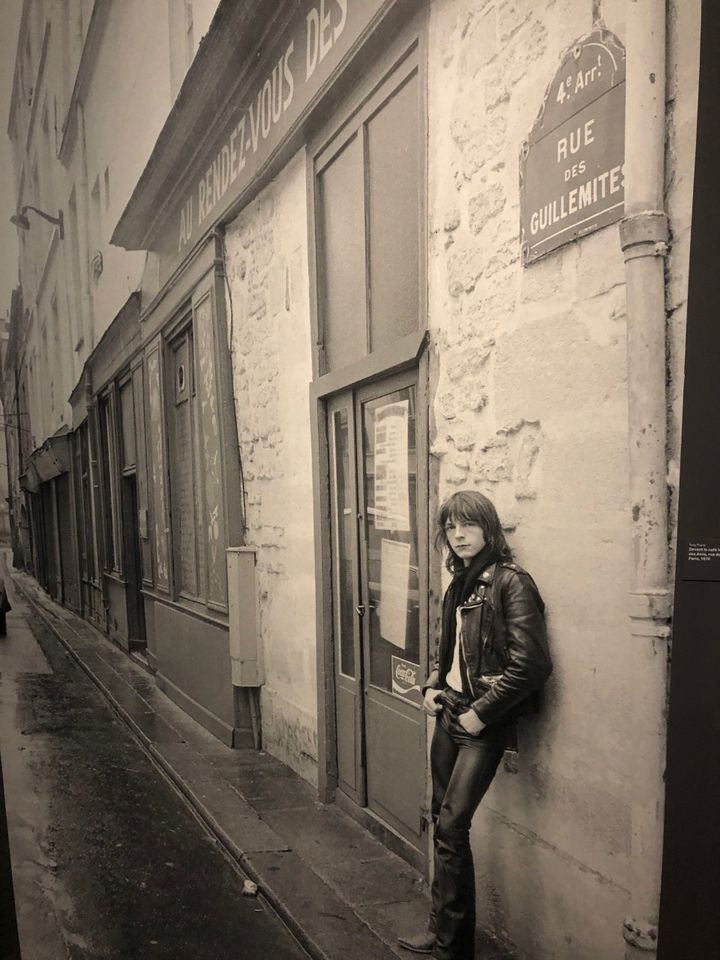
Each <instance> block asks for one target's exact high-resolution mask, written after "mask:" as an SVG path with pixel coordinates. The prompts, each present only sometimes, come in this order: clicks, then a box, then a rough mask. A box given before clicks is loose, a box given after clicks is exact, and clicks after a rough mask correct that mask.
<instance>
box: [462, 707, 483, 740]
mask: <svg viewBox="0 0 720 960" xmlns="http://www.w3.org/2000/svg"><path fill="white" fill-rule="evenodd" d="M457 719H458V723H459V724H460V726H461V727H462V728H463V730H464V731H465V732H466V733H469V734H470V736H471V737H476V736H477V735H478V734H479V733H482V731H483V730H484V729H485V726H486V724H484V723H483V722H482V720H481V719H480V717H479V716H478V715H477V714H476V713H475V711H474V710H466V711H465V713H461V714H459V716H458V718H457Z"/></svg>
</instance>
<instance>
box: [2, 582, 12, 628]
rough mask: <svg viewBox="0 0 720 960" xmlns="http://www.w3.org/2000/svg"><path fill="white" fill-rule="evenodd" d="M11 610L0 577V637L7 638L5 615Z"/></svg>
mask: <svg viewBox="0 0 720 960" xmlns="http://www.w3.org/2000/svg"><path fill="white" fill-rule="evenodd" d="M11 610H12V607H11V606H10V601H9V600H8V597H7V590H6V589H5V581H4V580H3V579H2V577H0V637H5V636H7V621H6V617H7V614H8V613H9V612H10V611H11Z"/></svg>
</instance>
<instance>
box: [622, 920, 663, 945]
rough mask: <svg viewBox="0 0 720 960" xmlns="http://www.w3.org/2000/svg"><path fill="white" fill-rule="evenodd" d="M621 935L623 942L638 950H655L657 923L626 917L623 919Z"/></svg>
mask: <svg viewBox="0 0 720 960" xmlns="http://www.w3.org/2000/svg"><path fill="white" fill-rule="evenodd" d="M623 937H624V938H625V942H626V943H629V944H630V946H631V947H636V948H637V949H638V950H647V951H648V952H653V953H654V952H655V951H656V950H657V945H658V928H657V924H653V923H648V922H647V921H641V920H637V919H636V918H635V917H628V918H627V919H626V920H624V921H623Z"/></svg>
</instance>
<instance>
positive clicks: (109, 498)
mask: <svg viewBox="0 0 720 960" xmlns="http://www.w3.org/2000/svg"><path fill="white" fill-rule="evenodd" d="M112 399H113V395H112V394H110V395H108V396H105V397H103V398H101V400H100V406H99V415H100V463H101V477H102V512H103V526H104V536H105V569H106V570H119V569H120V542H121V536H120V511H119V506H118V489H117V488H118V465H117V450H116V442H115V417H114V410H113V403H112Z"/></svg>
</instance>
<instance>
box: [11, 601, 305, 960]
mask: <svg viewBox="0 0 720 960" xmlns="http://www.w3.org/2000/svg"><path fill="white" fill-rule="evenodd" d="M8 586H10V584H9V583H8ZM11 602H12V604H13V611H12V613H11V614H10V615H9V617H8V636H7V638H5V639H2V640H0V749H1V756H2V766H3V773H4V783H5V796H6V808H7V818H8V827H9V834H10V850H11V856H12V863H13V880H14V886H15V899H16V906H17V914H18V926H19V930H20V939H21V944H22V950H23V960H63V958H66V957H67V958H71V960H125V958H127V960H131V958H132V960H145V958H148V960H154V958H158V960H159V958H171V957H172V958H173V960H224V958H241V960H269V958H272V960H301V958H304V957H306V954H305V953H304V951H303V950H302V949H301V948H300V946H299V945H298V944H297V943H296V941H295V940H294V939H293V938H292V937H291V935H290V934H289V933H288V931H287V930H286V928H285V927H284V926H283V925H282V924H281V922H280V921H279V920H278V919H277V917H276V916H275V915H274V914H272V912H271V911H270V909H269V908H268V907H267V905H266V904H265V903H264V902H263V901H262V900H261V899H259V898H253V897H244V896H243V895H242V887H243V878H242V877H241V876H240V875H239V874H238V872H237V871H236V869H235V868H234V867H233V866H232V865H231V864H230V862H229V861H228V859H227V858H226V856H225V854H224V853H223V852H222V850H221V848H220V846H219V845H218V844H217V842H216V841H215V840H214V839H213V838H211V837H210V836H209V834H208V833H207V832H206V831H205V829H204V828H203V827H202V826H201V825H200V823H199V822H198V821H197V819H196V818H195V816H194V815H193V814H192V813H191V811H190V810H189V808H188V806H187V805H186V804H185V802H184V801H183V800H182V799H181V798H180V797H179V796H178V794H177V793H176V792H175V790H174V789H173V788H172V787H171V786H170V785H169V783H168V782H167V780H166V779H165V777H164V776H163V775H162V774H161V773H160V771H159V770H158V769H157V768H156V767H155V766H154V764H153V763H152V762H151V760H150V759H149V757H148V756H147V755H146V754H145V753H144V752H143V750H142V749H141V747H140V746H139V745H138V743H137V742H136V741H135V739H134V738H133V737H132V736H131V735H130V733H129V732H128V731H127V729H126V728H125V726H124V725H123V724H122V723H121V722H120V721H119V720H118V719H117V717H116V716H115V715H114V713H113V712H112V710H111V709H110V707H109V706H108V705H107V703H106V702H105V701H104V700H103V698H102V697H101V696H100V694H99V693H98V691H97V690H96V689H95V687H94V686H93V685H92V683H91V682H90V681H89V680H88V679H87V677H86V676H85V675H84V674H83V672H82V671H81V670H80V668H79V667H78V666H77V665H76V664H75V663H74V661H73V660H72V659H71V657H70V656H69V655H68V654H67V652H66V651H65V650H64V649H63V648H62V647H61V646H60V644H59V643H58V641H57V640H56V639H55V637H54V636H53V635H52V633H51V632H50V631H49V629H48V628H47V626H46V625H45V624H44V623H43V622H42V621H41V620H40V619H39V618H37V616H35V615H34V614H33V613H32V611H31V608H30V607H29V605H28V604H27V603H26V602H25V601H24V600H23V599H22V597H21V596H20V595H19V594H18V593H17V591H16V592H15V593H14V595H12V596H11Z"/></svg>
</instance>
